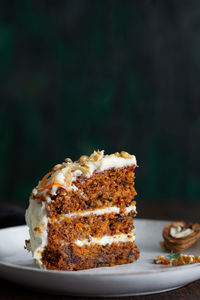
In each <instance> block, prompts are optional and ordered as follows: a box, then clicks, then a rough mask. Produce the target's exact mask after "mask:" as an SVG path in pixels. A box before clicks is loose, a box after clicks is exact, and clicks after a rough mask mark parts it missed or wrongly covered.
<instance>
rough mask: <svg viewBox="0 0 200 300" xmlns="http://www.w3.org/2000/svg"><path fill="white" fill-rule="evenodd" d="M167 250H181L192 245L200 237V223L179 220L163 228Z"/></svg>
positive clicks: (164, 245) (164, 244)
mask: <svg viewBox="0 0 200 300" xmlns="http://www.w3.org/2000/svg"><path fill="white" fill-rule="evenodd" d="M163 238H164V243H163V244H162V245H163V247H164V248H165V249H166V250H173V251H174V252H181V251H183V250H185V249H187V248H189V247H191V246H192V245H193V244H194V243H195V242H196V241H197V240H198V239H199V238H200V224H198V223H186V222H184V221H178V222H173V223H170V224H168V225H167V226H165V227H164V229H163Z"/></svg>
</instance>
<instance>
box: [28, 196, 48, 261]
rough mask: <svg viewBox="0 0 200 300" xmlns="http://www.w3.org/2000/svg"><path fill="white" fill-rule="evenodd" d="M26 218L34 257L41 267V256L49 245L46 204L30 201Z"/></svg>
mask: <svg viewBox="0 0 200 300" xmlns="http://www.w3.org/2000/svg"><path fill="white" fill-rule="evenodd" d="M25 218H26V224H27V225H28V227H29V234H30V248H31V249H30V250H31V251H32V256H33V258H34V259H35V260H36V261H37V262H38V263H39V265H41V254H42V251H43V249H44V247H45V246H46V245H47V224H48V218H47V216H46V211H45V205H44V202H42V204H39V203H38V202H37V201H36V200H30V203H29V207H28V209H27V210H26V215H25Z"/></svg>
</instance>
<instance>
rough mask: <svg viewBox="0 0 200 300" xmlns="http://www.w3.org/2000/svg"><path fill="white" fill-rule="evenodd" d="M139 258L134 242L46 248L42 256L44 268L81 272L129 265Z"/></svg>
mask: <svg viewBox="0 0 200 300" xmlns="http://www.w3.org/2000/svg"><path fill="white" fill-rule="evenodd" d="M138 258H139V250H138V248H137V246H136V245H135V243H134V242H119V243H112V244H106V245H98V244H94V245H92V246H91V245H90V246H88V245H84V246H83V247H79V246H77V245H74V244H72V245H63V246H61V247H59V248H55V247H52V246H51V245H49V246H47V247H46V248H45V250H44V252H43V254H42V262H43V265H44V267H46V268H47V269H52V270H70V271H72V270H83V269H89V268H98V267H106V266H114V265H121V264H126V263H131V262H133V261H135V260H137V259H138Z"/></svg>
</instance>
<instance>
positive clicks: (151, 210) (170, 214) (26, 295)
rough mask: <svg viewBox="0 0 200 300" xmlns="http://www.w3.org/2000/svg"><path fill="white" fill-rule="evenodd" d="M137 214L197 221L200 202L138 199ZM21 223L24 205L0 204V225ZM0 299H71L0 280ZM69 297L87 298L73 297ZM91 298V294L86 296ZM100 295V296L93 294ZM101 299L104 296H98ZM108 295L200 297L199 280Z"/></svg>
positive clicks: (156, 217)
mask: <svg viewBox="0 0 200 300" xmlns="http://www.w3.org/2000/svg"><path fill="white" fill-rule="evenodd" d="M137 210H138V212H139V213H138V217H140V218H148V219H157V220H158V219H160V220H186V221H196V222H198V217H199V210H200V204H198V203H196V202H195V203H193V205H190V206H188V203H176V202H174V203H173V206H172V205H169V204H168V203H167V201H160V202H157V203H155V202H153V201H151V202H149V203H142V202H141V201H138V203H137ZM20 224H24V208H23V207H22V206H18V205H15V204H0V228H3V227H8V226H14V225H20ZM0 291H1V293H0V299H2V300H4V299H6V300H7V299H16V300H18V299H20V300H23V299H29V300H35V299H44V300H50V299H54V300H55V299H59V300H61V299H63V300H64V299H65V300H66V299H71V298H72V297H70V296H69V297H68V296H56V295H47V294H42V293H39V292H35V291H34V292H33V291H31V290H28V289H26V288H23V287H20V286H17V285H14V284H12V283H10V282H8V281H5V280H0ZM73 299H88V298H80V297H77V298H76V297H73ZM89 299H95V298H89ZM96 299H100V298H96ZM102 299H105V298H102ZM112 299H140V300H144V299H145V300H148V299H149V300H150V299H153V300H159V299H164V300H165V299H170V300H173V299H182V300H184V299H187V300H190V299H191V300H194V299H200V280H198V281H195V282H193V283H191V284H189V285H187V286H185V287H182V288H179V289H176V290H173V291H170V292H165V293H160V294H153V295H145V296H134V297H118V298H112Z"/></svg>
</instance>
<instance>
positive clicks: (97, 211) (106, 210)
mask: <svg viewBox="0 0 200 300" xmlns="http://www.w3.org/2000/svg"><path fill="white" fill-rule="evenodd" d="M132 210H134V211H136V206H135V205H132V206H129V207H126V208H125V213H129V212H130V211H132ZM119 212H120V208H119V207H117V206H111V207H106V208H100V209H94V210H88V211H83V212H75V213H71V214H64V215H63V216H62V218H67V217H85V216H89V215H91V214H94V215H104V214H110V213H116V214H119Z"/></svg>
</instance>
